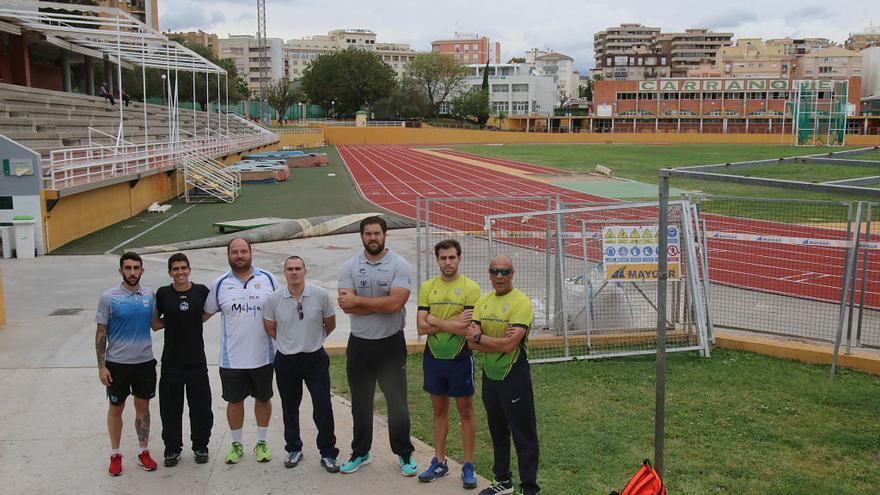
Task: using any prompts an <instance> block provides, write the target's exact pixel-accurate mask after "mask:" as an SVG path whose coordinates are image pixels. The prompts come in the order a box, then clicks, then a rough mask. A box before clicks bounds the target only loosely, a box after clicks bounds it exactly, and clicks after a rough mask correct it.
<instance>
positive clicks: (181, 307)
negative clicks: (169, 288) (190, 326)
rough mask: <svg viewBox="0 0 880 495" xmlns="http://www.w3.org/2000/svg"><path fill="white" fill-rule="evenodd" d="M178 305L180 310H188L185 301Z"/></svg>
mask: <svg viewBox="0 0 880 495" xmlns="http://www.w3.org/2000/svg"><path fill="white" fill-rule="evenodd" d="M178 307H179V308H180V310H181V311H188V310H189V303H188V302H186V301H183V302H181V303H180V306H178Z"/></svg>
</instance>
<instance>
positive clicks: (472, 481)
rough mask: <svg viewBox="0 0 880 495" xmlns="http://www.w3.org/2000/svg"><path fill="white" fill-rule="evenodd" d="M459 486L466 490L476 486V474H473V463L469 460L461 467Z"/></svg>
mask: <svg viewBox="0 0 880 495" xmlns="http://www.w3.org/2000/svg"><path fill="white" fill-rule="evenodd" d="M461 486H462V488H465V489H467V490H473V489H474V488H476V487H477V476H476V475H475V474H474V465H473V463H471V462H466V463H464V465H463V466H462V467H461Z"/></svg>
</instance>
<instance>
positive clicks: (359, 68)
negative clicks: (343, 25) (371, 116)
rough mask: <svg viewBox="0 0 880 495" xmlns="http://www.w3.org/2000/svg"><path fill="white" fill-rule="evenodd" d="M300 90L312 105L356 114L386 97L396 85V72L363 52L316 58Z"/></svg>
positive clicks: (349, 51) (345, 52)
mask: <svg viewBox="0 0 880 495" xmlns="http://www.w3.org/2000/svg"><path fill="white" fill-rule="evenodd" d="M301 83H302V85H301V88H302V91H303V93H304V95H305V96H306V97H307V98H308V100H309V101H310V102H312V103H315V104H318V105H321V106H322V107H324V108H331V106H332V107H333V108H334V109H335V111H336V113H341V114H349V115H351V114H353V113H354V112H356V111H358V110H360V109H361V108H363V107H366V108H367V110H368V111H372V107H373V105H374V104H375V103H376V102H377V101H379V100H381V99H382V98H386V97H388V96H389V95H391V93H392V92H393V91H394V87H395V85H396V81H395V73H394V69H392V68H391V67H390V66H388V64H386V63H385V62H383V61H382V59H381V58H379V56H378V55H376V54H375V53H372V52H367V51H363V50H354V49H349V50H343V51H339V52H333V53H328V54H325V55H321V56H320V57H318V58H316V59H315V61H314V62H312V63H311V64H309V66H308V68H306V70H305V72H304V73H303V77H302V80H301Z"/></svg>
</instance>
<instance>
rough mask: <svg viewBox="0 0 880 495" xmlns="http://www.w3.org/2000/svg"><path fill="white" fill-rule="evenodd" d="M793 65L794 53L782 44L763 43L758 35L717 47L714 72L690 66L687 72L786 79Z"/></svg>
mask: <svg viewBox="0 0 880 495" xmlns="http://www.w3.org/2000/svg"><path fill="white" fill-rule="evenodd" d="M795 66H796V55H794V54H788V53H786V45H784V44H781V43H770V42H767V43H764V42H763V41H761V39H760V38H740V39H738V40H736V43H735V44H733V45H730V46H723V47H721V49H719V50H718V53H717V54H716V57H715V67H716V68H717V69H718V73H717V74H708V73H705V72H704V73H702V74H696V73H694V71H693V70H691V71H689V72H688V76H690V77H694V76H698V75H700V76H702V77H720V76H723V77H736V78H784V79H790V78H791V77H792V76H793V75H794V68H795Z"/></svg>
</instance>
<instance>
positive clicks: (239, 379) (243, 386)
mask: <svg viewBox="0 0 880 495" xmlns="http://www.w3.org/2000/svg"><path fill="white" fill-rule="evenodd" d="M273 376H274V369H273V368H272V365H271V364H267V365H266V366H261V367H259V368H253V369H232V368H220V383H221V384H222V386H223V400H225V401H226V402H233V403H235V402H241V401H243V400H244V399H245V398H246V397H247V396H251V397H253V398H254V399H257V400H258V401H262V402H265V401H267V400H269V399H271V398H272V395H274V392H273V391H272V377H273Z"/></svg>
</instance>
